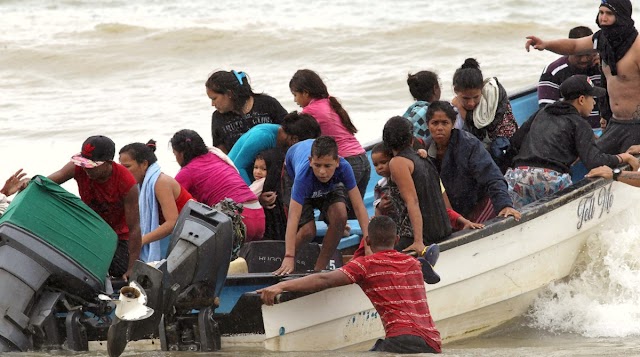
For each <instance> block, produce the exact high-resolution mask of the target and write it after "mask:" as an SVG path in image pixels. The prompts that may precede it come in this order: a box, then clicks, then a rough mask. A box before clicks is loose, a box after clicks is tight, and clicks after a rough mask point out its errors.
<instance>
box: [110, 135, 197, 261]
mask: <svg viewBox="0 0 640 357" xmlns="http://www.w3.org/2000/svg"><path fill="white" fill-rule="evenodd" d="M155 151H156V142H155V141H153V140H149V142H148V143H147V144H143V143H132V144H129V145H125V146H124V147H123V148H122V149H120V153H119V154H120V164H121V165H122V166H124V167H126V168H127V170H129V172H131V174H132V175H133V177H134V178H135V179H136V182H138V185H141V188H140V195H139V196H138V207H139V210H140V231H141V233H142V249H141V250H140V260H142V261H144V262H152V261H157V260H161V259H164V258H166V257H167V250H168V248H169V238H170V237H169V235H170V234H171V232H172V231H173V228H174V227H175V225H176V222H177V220H178V215H179V214H180V211H181V210H182V207H184V205H185V204H186V203H187V202H188V201H189V200H191V199H193V197H191V194H190V193H189V192H188V191H187V190H185V189H184V187H182V186H180V184H179V183H178V182H177V181H176V180H175V179H174V178H173V177H171V176H168V175H165V174H164V173H162V172H161V171H160V165H158V162H157V161H158V159H157V158H156V154H155V153H154V152H155Z"/></svg>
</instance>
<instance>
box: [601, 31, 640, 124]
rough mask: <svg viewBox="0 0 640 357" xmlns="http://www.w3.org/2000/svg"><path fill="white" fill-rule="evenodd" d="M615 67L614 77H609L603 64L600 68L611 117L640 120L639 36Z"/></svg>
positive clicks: (608, 70)
mask: <svg viewBox="0 0 640 357" xmlns="http://www.w3.org/2000/svg"><path fill="white" fill-rule="evenodd" d="M617 66H618V74H617V75H615V76H612V75H611V70H610V68H609V66H608V64H605V63H603V66H602V72H603V73H604V75H605V77H606V78H607V91H608V94H609V102H610V105H611V112H612V113H613V117H614V118H616V119H618V120H630V119H635V120H640V36H639V37H638V38H636V40H635V41H634V42H633V45H632V46H631V48H630V49H629V51H628V52H627V53H626V54H625V55H624V57H622V59H620V61H618V64H617Z"/></svg>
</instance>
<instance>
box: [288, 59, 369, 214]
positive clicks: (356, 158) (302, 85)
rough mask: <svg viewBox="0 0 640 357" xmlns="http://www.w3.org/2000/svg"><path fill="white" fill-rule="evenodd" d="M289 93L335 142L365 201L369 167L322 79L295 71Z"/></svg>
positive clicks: (307, 71)
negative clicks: (350, 169) (349, 166)
mask: <svg viewBox="0 0 640 357" xmlns="http://www.w3.org/2000/svg"><path fill="white" fill-rule="evenodd" d="M289 89H290V90H291V94H293V100H294V101H295V102H296V104H298V105H299V106H300V107H302V113H304V114H309V115H311V116H313V117H314V118H315V119H316V120H317V121H318V124H320V130H321V131H322V135H325V136H331V137H333V138H334V139H335V140H336V143H337V144H338V155H339V156H341V157H343V158H344V159H345V160H347V162H349V164H350V165H351V168H352V169H353V174H354V176H355V178H356V183H357V185H358V190H359V191H360V196H362V197H364V193H365V191H366V190H367V184H368V183H369V177H370V176H371V164H370V163H369V159H368V158H367V153H366V152H365V150H364V148H363V147H362V145H360V142H359V141H358V139H356V137H355V136H354V134H355V133H357V132H358V129H356V127H355V126H354V125H353V123H352V122H351V118H349V114H348V113H347V111H346V110H344V108H343V107H342V104H340V102H339V101H338V99H336V98H335V97H332V96H330V95H329V92H328V91H327V86H326V85H325V84H324V82H323V81H322V78H320V76H319V75H318V74H317V73H316V72H314V71H312V70H310V69H300V70H298V71H297V72H296V73H295V74H294V75H293V77H292V78H291V81H289ZM348 207H349V219H355V218H356V217H355V213H354V212H353V209H352V208H351V203H350V202H348Z"/></svg>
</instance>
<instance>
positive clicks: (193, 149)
mask: <svg viewBox="0 0 640 357" xmlns="http://www.w3.org/2000/svg"><path fill="white" fill-rule="evenodd" d="M170 142H171V148H172V149H173V150H175V151H177V152H179V153H182V155H183V158H184V161H183V162H182V165H181V166H186V165H187V164H188V163H189V162H191V160H193V159H194V158H196V157H198V156H200V155H204V154H206V153H208V152H209V149H208V148H207V145H205V143H204V140H202V137H200V135H198V133H196V132H195V131H193V130H189V129H182V130H180V131H179V132H177V133H175V134H173V137H172V138H171V141H170Z"/></svg>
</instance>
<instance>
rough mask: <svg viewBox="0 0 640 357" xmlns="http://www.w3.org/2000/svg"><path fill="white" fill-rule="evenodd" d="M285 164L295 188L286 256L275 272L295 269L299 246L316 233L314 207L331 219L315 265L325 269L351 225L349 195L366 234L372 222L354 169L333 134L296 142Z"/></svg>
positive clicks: (280, 272) (289, 219)
mask: <svg viewBox="0 0 640 357" xmlns="http://www.w3.org/2000/svg"><path fill="white" fill-rule="evenodd" d="M285 166H286V169H287V174H288V175H289V177H290V178H291V180H292V181H293V187H292V189H291V201H290V203H289V217H288V220H287V229H286V233H285V246H286V248H285V255H284V258H283V259H282V265H281V266H280V268H279V269H278V270H276V271H275V272H274V274H276V275H286V274H289V273H292V272H293V271H294V269H295V253H296V248H297V247H298V246H300V245H301V244H302V243H304V240H305V239H306V238H307V237H314V236H315V233H316V226H315V221H314V215H313V210H314V208H317V209H319V210H320V211H321V212H322V213H323V215H324V216H325V219H326V222H327V234H326V235H325V237H324V239H323V241H322V249H321V250H320V254H319V256H318V260H317V261H316V264H315V267H314V270H316V271H321V270H323V269H325V268H326V266H327V263H328V262H329V259H330V258H331V256H332V255H333V253H334V252H335V250H336V248H337V247H338V242H339V240H340V236H341V235H342V232H343V231H344V228H345V225H346V224H347V206H346V204H345V202H346V197H347V195H348V196H349V199H350V200H351V203H352V205H353V209H354V211H355V213H356V217H357V218H358V222H359V223H360V227H361V228H362V235H363V236H364V237H366V236H367V226H368V223H369V216H368V215H367V210H366V209H365V207H364V202H363V201H362V196H360V191H358V186H357V185H356V180H355V177H354V175H353V170H352V169H351V166H350V165H349V163H348V162H347V161H346V160H345V159H343V158H341V157H339V156H338V145H337V144H336V141H335V140H334V139H333V138H332V137H330V136H321V137H319V138H317V139H315V140H313V139H309V140H305V141H301V142H299V143H297V144H295V145H293V146H292V147H291V148H289V150H288V151H287V156H286V158H285Z"/></svg>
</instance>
